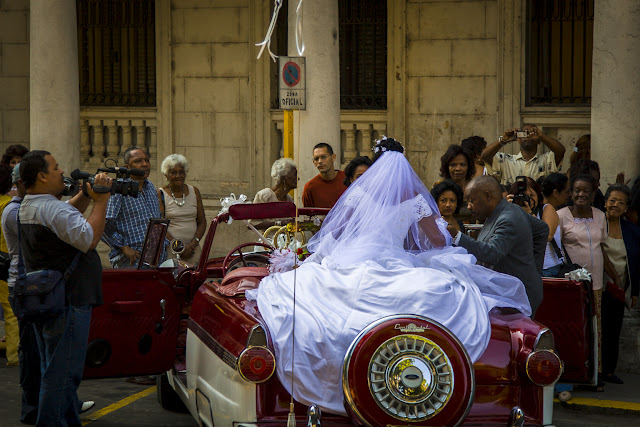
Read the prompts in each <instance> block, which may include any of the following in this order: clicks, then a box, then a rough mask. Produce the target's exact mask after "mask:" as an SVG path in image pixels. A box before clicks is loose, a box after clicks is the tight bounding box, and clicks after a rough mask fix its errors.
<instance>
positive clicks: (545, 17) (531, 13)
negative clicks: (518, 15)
mask: <svg viewBox="0 0 640 427" xmlns="http://www.w3.org/2000/svg"><path fill="white" fill-rule="evenodd" d="M593 3H594V0H527V2H526V6H527V10H526V13H527V28H526V30H527V32H526V89H525V96H526V104H527V106H544V105H550V106H558V105H574V106H575V105H581V106H588V105H591V59H592V51H593V6H594V5H593Z"/></svg>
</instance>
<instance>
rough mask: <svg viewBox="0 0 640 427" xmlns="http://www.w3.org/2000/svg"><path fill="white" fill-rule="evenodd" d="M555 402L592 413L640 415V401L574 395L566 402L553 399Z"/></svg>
mask: <svg viewBox="0 0 640 427" xmlns="http://www.w3.org/2000/svg"><path fill="white" fill-rule="evenodd" d="M553 402H554V404H558V405H562V407H563V408H565V409H569V410H576V411H580V412H583V413H590V414H605V415H640V403H635V402H622V401H618V400H604V399H590V398H585V397H572V398H571V399H569V400H568V401H566V402H560V400H558V399H557V398H556V399H553Z"/></svg>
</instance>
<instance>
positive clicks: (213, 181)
mask: <svg viewBox="0 0 640 427" xmlns="http://www.w3.org/2000/svg"><path fill="white" fill-rule="evenodd" d="M251 20H252V19H251V16H250V8H249V2H248V1H247V0H244V1H207V0H202V1H174V2H172V4H171V46H172V51H171V73H172V75H171V91H172V104H171V106H172V119H173V135H172V141H173V143H172V146H173V148H174V151H175V152H177V153H181V154H184V155H185V156H186V157H187V159H188V160H189V162H190V166H189V168H190V170H189V175H190V181H191V182H192V183H194V184H195V185H197V186H198V187H199V189H200V191H201V192H202V194H203V197H205V198H209V199H213V200H217V199H219V198H220V197H222V196H225V195H229V194H230V193H232V192H234V193H236V194H240V193H244V194H249V193H250V192H253V191H254V189H253V188H252V187H253V183H252V178H253V176H254V175H253V170H254V167H253V164H252V161H253V159H254V156H253V155H252V151H253V150H252V143H251V141H252V130H251V129H252V126H251V117H252V114H251V110H252V93H253V89H252V86H253V85H254V81H253V76H252V72H251V68H252V66H253V65H252V64H253V63H255V61H256V60H255V57H254V52H253V49H252V47H253V44H252V43H251V42H252V41H253V39H251V38H250V28H251V26H250V22H251ZM254 42H255V41H254ZM263 59H264V58H263ZM251 195H253V194H251Z"/></svg>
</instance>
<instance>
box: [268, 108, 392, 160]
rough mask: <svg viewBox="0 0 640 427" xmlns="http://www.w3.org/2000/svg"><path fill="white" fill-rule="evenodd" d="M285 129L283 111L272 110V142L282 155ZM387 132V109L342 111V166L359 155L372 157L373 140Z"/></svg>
mask: <svg viewBox="0 0 640 427" xmlns="http://www.w3.org/2000/svg"><path fill="white" fill-rule="evenodd" d="M283 130H284V123H283V119H282V112H281V111H278V110H274V111H272V112H271V138H272V141H271V142H272V144H275V145H277V146H278V147H279V149H280V156H282V155H283V148H282V147H283V139H282V132H283ZM386 133H387V112H386V111H366V112H350V111H342V112H341V113H340V140H341V141H340V142H341V144H340V146H341V150H340V151H341V153H340V154H341V157H340V158H341V159H342V165H341V168H344V166H346V165H347V163H349V162H350V161H351V160H353V159H354V158H355V157H357V156H368V157H371V156H372V152H371V148H372V147H373V142H374V141H375V140H376V139H378V138H380V137H381V136H382V135H386Z"/></svg>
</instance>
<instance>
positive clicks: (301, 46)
mask: <svg viewBox="0 0 640 427" xmlns="http://www.w3.org/2000/svg"><path fill="white" fill-rule="evenodd" d="M302 2H303V0H300V2H299V3H298V7H296V49H298V56H302V54H303V53H304V38H303V37H302Z"/></svg>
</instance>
